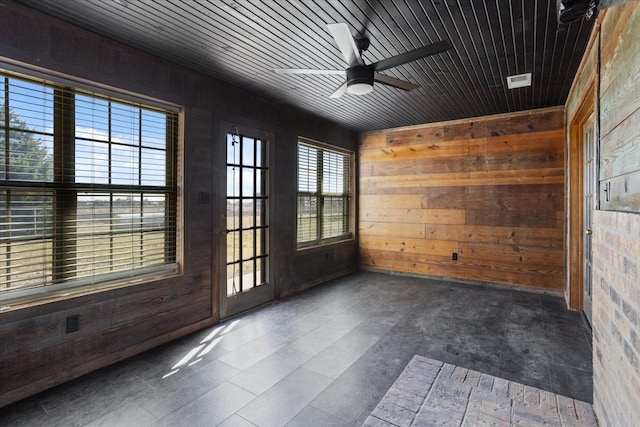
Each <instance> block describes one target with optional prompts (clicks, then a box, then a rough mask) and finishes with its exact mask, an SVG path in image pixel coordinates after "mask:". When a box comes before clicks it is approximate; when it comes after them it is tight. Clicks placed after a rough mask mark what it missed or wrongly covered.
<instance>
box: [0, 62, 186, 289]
mask: <svg viewBox="0 0 640 427" xmlns="http://www.w3.org/2000/svg"><path fill="white" fill-rule="evenodd" d="M0 79H1V82H2V87H1V88H0V296H2V294H4V295H5V296H6V295H14V294H16V293H18V294H21V293H25V292H26V293H29V291H31V292H33V291H37V290H46V289H55V288H58V287H67V286H75V285H83V284H91V283H99V282H103V281H107V280H113V279H120V278H131V277H137V276H139V275H141V274H144V273H148V272H157V271H164V270H171V269H175V263H176V218H177V208H176V152H175V150H176V137H177V114H176V113H175V112H171V111H164V110H159V109H156V108H151V107H147V106H144V105H142V104H136V103H130V102H123V101H119V100H115V99H110V98H107V97H102V96H100V95H98V94H92V93H88V92H84V91H79V90H74V89H72V88H68V87H62V86H56V85H51V84H46V83H44V82H37V81H31V80H27V79H24V78H19V77H16V76H12V75H6V74H0Z"/></svg>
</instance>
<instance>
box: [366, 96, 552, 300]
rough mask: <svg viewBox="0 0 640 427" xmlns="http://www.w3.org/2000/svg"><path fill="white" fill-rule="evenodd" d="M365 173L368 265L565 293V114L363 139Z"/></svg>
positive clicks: (500, 119) (421, 129) (429, 127)
mask: <svg viewBox="0 0 640 427" xmlns="http://www.w3.org/2000/svg"><path fill="white" fill-rule="evenodd" d="M359 174H360V176H359V186H360V188H359V202H360V203H359V229H358V231H359V249H360V265H361V266H363V267H372V268H379V269H385V270H393V271H399V272H406V273H417V274H426V275H433V276H446V277H452V278H457V279H464V280H472V281H487V282H496V283H504V284H513V285H523V286H531V287H536V288H546V289H553V290H562V286H563V222H564V187H563V182H564V110H563V108H553V109H544V110H537V111H530V112H524V113H518V114H510V115H500V116H490V117H484V118H478V119H469V120H466V121H456V122H446V123H438V124H428V125H423V126H414V127H410V128H401V129H391V130H386V131H379V132H373V133H367V134H363V135H362V136H361V140H360V157H359ZM454 252H455V253H457V254H458V260H457V261H454V260H452V254H453V253H454Z"/></svg>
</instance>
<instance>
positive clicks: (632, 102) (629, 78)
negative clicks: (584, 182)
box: [600, 6, 640, 213]
mask: <svg viewBox="0 0 640 427" xmlns="http://www.w3.org/2000/svg"><path fill="white" fill-rule="evenodd" d="M630 9H631V6H630V7H628V8H627V9H626V10H625V9H623V8H614V9H610V13H611V14H617V15H619V18H620V19H617V20H612V19H608V20H607V21H606V22H605V23H604V24H603V26H602V47H601V51H602V52H601V63H602V64H601V78H600V203H601V205H600V206H601V209H604V210H617V211H626V212H636V213H640V131H639V129H640V95H639V93H640V49H638V34H637V33H634V31H636V29H637V28H638V27H640V24H639V22H638V20H639V19H640V14H638V13H635V14H632V13H629V10H630Z"/></svg>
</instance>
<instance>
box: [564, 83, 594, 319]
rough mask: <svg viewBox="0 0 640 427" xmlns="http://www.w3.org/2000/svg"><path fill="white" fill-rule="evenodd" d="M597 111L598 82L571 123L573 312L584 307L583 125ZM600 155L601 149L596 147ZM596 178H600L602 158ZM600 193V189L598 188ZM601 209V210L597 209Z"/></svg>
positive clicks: (570, 276) (569, 216) (569, 233)
mask: <svg viewBox="0 0 640 427" xmlns="http://www.w3.org/2000/svg"><path fill="white" fill-rule="evenodd" d="M595 111H596V90H595V82H594V81H592V82H591V83H590V84H589V87H588V89H587V90H586V91H585V95H584V96H583V97H582V101H581V103H580V106H579V107H578V110H577V111H576V113H575V115H574V116H573V118H572V120H571V123H570V124H569V144H568V153H567V161H568V165H567V170H568V175H567V204H566V206H567V231H566V239H567V241H566V247H567V257H566V263H567V289H566V294H567V300H568V301H567V302H568V306H569V309H571V310H582V309H583V307H584V301H583V294H584V270H583V269H584V261H585V258H584V257H585V254H584V144H583V142H584V141H583V140H584V135H583V134H582V126H583V125H584V123H585V122H586V121H587V119H588V118H589V116H590V115H591V114H592V113H595ZM595 120H596V123H595V127H596V131H595V132H596V134H595V144H596V147H597V144H598V123H597V121H598V117H596V118H595ZM596 153H597V148H596ZM595 161H596V168H595V169H596V177H597V175H598V167H597V162H598V157H597V155H596V157H595ZM596 191H597V188H596ZM596 209H597V207H596Z"/></svg>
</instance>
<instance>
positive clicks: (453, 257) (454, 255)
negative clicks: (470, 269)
mask: <svg viewBox="0 0 640 427" xmlns="http://www.w3.org/2000/svg"><path fill="white" fill-rule="evenodd" d="M451 259H452V260H454V261H457V260H458V253H457V252H454V253H453V254H452V255H451Z"/></svg>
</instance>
